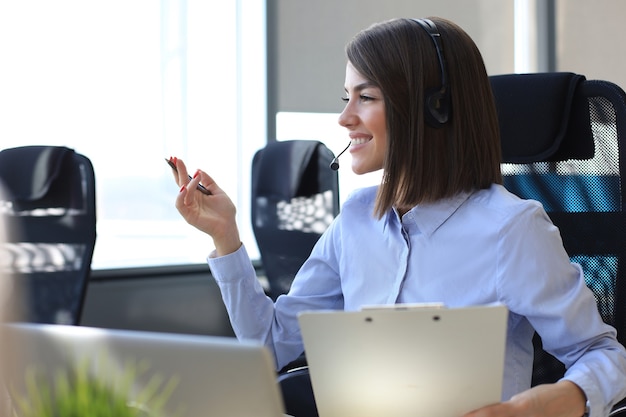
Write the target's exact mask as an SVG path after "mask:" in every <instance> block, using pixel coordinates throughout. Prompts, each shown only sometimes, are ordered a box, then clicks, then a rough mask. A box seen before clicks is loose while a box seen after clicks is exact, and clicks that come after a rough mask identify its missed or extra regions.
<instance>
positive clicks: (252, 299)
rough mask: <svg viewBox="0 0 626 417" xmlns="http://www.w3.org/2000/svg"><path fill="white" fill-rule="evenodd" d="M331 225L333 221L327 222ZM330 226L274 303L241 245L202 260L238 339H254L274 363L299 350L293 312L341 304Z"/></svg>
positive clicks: (280, 363)
mask: <svg viewBox="0 0 626 417" xmlns="http://www.w3.org/2000/svg"><path fill="white" fill-rule="evenodd" d="M333 224H334V223H333ZM332 229H333V225H332V224H331V227H329V229H327V230H326V232H325V233H324V234H323V235H322V237H321V238H320V239H319V241H318V242H317V244H316V245H315V247H314V248H313V251H312V253H311V256H310V257H309V259H307V261H305V263H304V264H303V265H302V267H301V269H300V271H299V272H298V274H297V275H296V277H295V279H294V282H293V284H292V287H291V290H290V292H289V294H286V295H281V296H279V297H278V299H277V300H276V302H275V303H274V302H272V300H271V298H269V297H267V296H266V295H265V292H264V290H263V287H262V286H261V284H260V282H259V280H258V279H257V276H256V271H255V270H254V267H253V266H252V262H251V261H250V258H249V256H248V254H247V251H246V249H245V247H244V246H241V247H240V248H239V249H238V250H237V251H235V252H233V253H231V254H228V255H225V256H222V257H213V256H212V255H209V257H208V258H207V263H208V264H209V267H210V269H211V272H212V274H213V277H214V279H215V281H216V282H217V284H218V286H219V288H220V292H221V294H222V299H223V301H224V305H225V307H226V310H227V311H228V315H229V318H230V321H231V326H232V328H233V331H234V332H235V335H236V336H237V338H238V339H240V340H242V339H248V340H256V341H260V342H262V343H263V344H265V346H267V347H268V348H269V350H270V351H271V352H272V353H273V354H274V358H275V361H276V368H277V369H281V368H282V367H283V366H285V365H286V364H288V363H289V362H291V361H292V360H294V359H296V358H297V357H298V356H300V355H301V354H302V352H303V351H304V346H303V342H302V336H301V334H300V326H299V323H298V314H299V313H300V312H301V311H304V310H317V309H324V308H333V309H335V308H338V309H341V308H342V307H343V304H342V302H341V301H342V297H341V286H340V284H339V282H338V280H339V276H338V273H337V267H336V266H334V265H332V264H333V259H336V256H334V255H331V254H332V253H333V252H334V250H333V249H332V247H333V244H332V240H333V237H332V236H333V233H332Z"/></svg>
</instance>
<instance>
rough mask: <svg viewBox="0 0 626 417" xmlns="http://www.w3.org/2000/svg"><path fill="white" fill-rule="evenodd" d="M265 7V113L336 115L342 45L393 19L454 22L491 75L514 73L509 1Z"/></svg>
mask: <svg viewBox="0 0 626 417" xmlns="http://www.w3.org/2000/svg"><path fill="white" fill-rule="evenodd" d="M267 4H268V16H267V19H268V45H267V47H268V53H269V56H268V66H269V68H268V71H269V73H270V74H269V77H270V79H269V85H268V87H269V89H270V90H269V94H270V98H269V99H270V106H269V107H270V109H268V110H269V112H268V114H270V115H272V114H275V112H276V111H287V112H322V113H323V112H331V113H334V112H339V111H341V108H342V102H341V100H340V98H341V96H342V95H343V80H344V74H345V62H346V61H345V56H344V45H345V44H346V43H347V42H348V41H349V40H350V38H351V37H352V36H353V35H354V34H355V33H357V32H358V31H359V30H361V29H364V28H366V27H367V26H369V25H371V24H372V23H375V22H379V21H383V20H387V19H390V18H394V17H428V16H441V17H445V18H448V19H450V20H453V21H454V22H456V23H457V24H459V25H460V26H461V27H463V28H464V29H465V30H466V31H467V32H468V33H469V35H470V36H472V38H473V39H474V41H475V42H476V44H477V45H478V47H479V48H480V50H481V51H482V53H483V57H484V59H485V63H486V66H487V69H488V71H489V72H490V73H493V74H498V73H506V72H512V71H513V42H514V33H513V1H501V0H463V1H459V0H438V1H432V0H386V1H380V0H341V1H336V0H315V1H311V0H267ZM270 118H271V116H270Z"/></svg>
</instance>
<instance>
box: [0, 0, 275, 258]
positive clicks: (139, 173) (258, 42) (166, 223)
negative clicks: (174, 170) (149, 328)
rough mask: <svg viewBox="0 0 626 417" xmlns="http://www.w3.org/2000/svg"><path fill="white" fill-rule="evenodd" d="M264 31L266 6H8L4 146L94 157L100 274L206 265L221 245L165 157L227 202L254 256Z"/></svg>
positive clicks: (254, 1)
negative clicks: (187, 212)
mask: <svg viewBox="0 0 626 417" xmlns="http://www.w3.org/2000/svg"><path fill="white" fill-rule="evenodd" d="M264 25H265V5H264V2H263V1H259V0H237V1H223V2H206V1H204V0H161V1H154V0H133V1H126V0H108V1H84V0H55V1H49V0H28V1H15V2H13V1H9V2H1V3H0V57H1V59H2V62H3V64H2V65H1V66H0V91H1V92H2V93H1V94H0V138H1V139H0V149H1V148H9V147H14V146H23V145H63V146H68V147H71V148H74V149H75V150H76V151H77V152H79V153H82V154H84V155H86V156H87V157H89V158H90V159H91V161H92V163H93V165H94V169H95V173H96V182H97V195H96V198H97V204H98V208H97V210H98V211H97V217H98V237H97V242H96V249H95V253H94V259H93V268H94V269H109V268H119V267H140V266H158V265H171V264H188V263H203V262H204V259H205V257H206V256H207V255H208V253H209V252H210V251H211V250H212V249H213V243H212V241H211V239H210V238H209V237H207V236H206V235H204V234H203V233H201V232H199V231H198V230H196V229H194V228H193V227H191V226H189V225H188V224H187V223H186V222H185V221H184V220H183V219H182V218H181V217H180V216H179V214H178V212H177V211H176V209H175V207H174V200H175V198H176V195H177V193H178V187H177V186H176V185H175V183H174V181H173V179H172V174H171V172H170V168H168V166H167V165H166V164H165V162H164V159H163V158H164V157H169V156H177V157H180V158H183V159H184V160H185V161H186V162H187V164H188V167H189V169H190V170H192V171H193V170H195V169H196V168H202V169H204V170H205V171H207V172H208V173H209V174H210V175H211V176H213V178H214V179H215V180H216V181H217V182H218V184H219V185H220V186H221V187H222V188H223V189H225V190H226V192H227V193H229V195H230V196H231V198H232V199H233V200H234V202H235V204H236V205H237V207H238V213H239V216H240V217H239V225H240V228H241V235H242V239H243V240H244V242H245V243H246V246H247V247H248V249H249V251H250V252H251V256H253V257H258V252H257V250H256V245H255V243H254V238H253V235H252V231H251V226H250V219H249V214H248V213H249V199H250V193H249V183H250V178H249V177H250V164H251V161H252V155H253V154H254V152H255V151H256V150H257V149H259V148H261V147H262V146H263V145H264V144H265V142H266V137H265V132H266V111H265V94H266V93H265V91H266V90H265V72H264V71H265V44H264V38H265V37H264V33H265V28H264ZM244 62H245V65H244ZM244 120H245V123H243V121H244ZM243 138H245V144H244V140H243Z"/></svg>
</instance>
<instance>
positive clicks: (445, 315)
mask: <svg viewBox="0 0 626 417" xmlns="http://www.w3.org/2000/svg"><path fill="white" fill-rule="evenodd" d="M507 319H508V310H507V308H506V307H505V306H503V305H490V306H480V307H467V308H445V307H443V306H441V305H426V306H422V305H394V306H371V307H368V308H364V309H362V310H361V311H354V312H347V311H317V312H303V313H301V314H300V316H299V322H300V327H301V331H302V337H303V340H304V347H305V351H306V356H307V361H308V364H309V372H310V375H311V383H312V386H313V393H314V396H315V401H316V404H317V409H318V412H319V416H320V417H347V416H359V417H380V416H383V415H386V416H394V417H404V416H407V417H408V416H412V417H414V416H429V417H458V416H461V415H463V414H465V413H467V412H469V411H472V410H475V409H477V408H479V407H481V406H485V405H488V404H493V403H497V402H500V401H501V395H502V379H503V371H504V352H505V342H506V328H507Z"/></svg>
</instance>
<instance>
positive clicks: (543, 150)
mask: <svg viewBox="0 0 626 417" xmlns="http://www.w3.org/2000/svg"><path fill="white" fill-rule="evenodd" d="M489 78H490V81H491V87H492V90H493V94H494V98H495V101H496V107H497V109H498V119H499V123H500V135H501V138H502V157H503V162H511V163H531V162H541V161H562V160H566V159H589V158H592V157H593V154H594V143H593V136H592V134H591V125H590V122H589V105H588V102H587V98H586V97H582V96H579V95H577V94H576V91H577V87H578V86H579V85H580V84H581V83H583V82H584V81H585V77H584V76H583V75H578V74H574V73H569V72H561V73H537V74H507V75H496V76H491V77H489ZM565 137H567V140H566V141H564V138H565Z"/></svg>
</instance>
